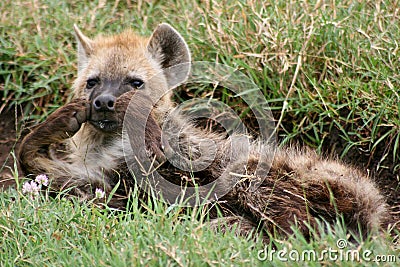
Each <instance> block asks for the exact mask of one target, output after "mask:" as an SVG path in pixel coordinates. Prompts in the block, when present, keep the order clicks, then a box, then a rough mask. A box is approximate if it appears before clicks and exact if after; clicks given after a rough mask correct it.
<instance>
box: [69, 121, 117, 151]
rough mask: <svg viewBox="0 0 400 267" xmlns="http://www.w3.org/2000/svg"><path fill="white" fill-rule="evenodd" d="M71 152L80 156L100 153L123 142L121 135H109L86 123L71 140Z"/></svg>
mask: <svg viewBox="0 0 400 267" xmlns="http://www.w3.org/2000/svg"><path fill="white" fill-rule="evenodd" d="M70 141H71V142H70V148H71V150H73V151H75V152H77V153H78V154H84V155H87V154H90V153H99V152H100V150H102V149H104V148H108V147H110V146H112V145H114V143H120V142H121V134H118V133H115V134H107V133H103V132H100V131H99V130H97V129H96V128H94V127H93V126H92V125H90V124H88V123H84V124H83V125H82V127H81V129H80V130H79V131H78V132H77V133H76V134H75V135H74V136H73V137H72V138H71V140H70Z"/></svg>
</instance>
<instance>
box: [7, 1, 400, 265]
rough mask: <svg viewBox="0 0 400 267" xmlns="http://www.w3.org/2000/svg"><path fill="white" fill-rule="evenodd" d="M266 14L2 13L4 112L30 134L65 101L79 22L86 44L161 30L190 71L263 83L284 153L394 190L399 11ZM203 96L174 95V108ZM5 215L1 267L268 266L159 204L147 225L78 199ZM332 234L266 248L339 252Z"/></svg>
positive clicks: (322, 7) (288, 4) (95, 5)
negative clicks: (170, 34)
mask: <svg viewBox="0 0 400 267" xmlns="http://www.w3.org/2000/svg"><path fill="white" fill-rule="evenodd" d="M200 2H201V3H200ZM262 2H264V1H233V0H232V1H230V0H226V1H194V0H193V1H190V0H186V1H184V0H175V1H152V2H150V1H138V3H137V2H134V1H117V0H116V1H74V0H73V1H50V0H47V1H45V0H44V1H24V0H17V1H15V0H14V1H11V0H3V1H0V10H1V12H0V89H1V92H2V96H1V97H2V101H1V102H0V112H5V111H6V110H12V109H14V108H15V107H17V110H20V109H22V110H23V114H24V115H23V118H24V119H26V120H29V121H33V122H34V123H37V122H38V121H41V120H44V119H45V118H46V117H47V116H48V114H50V113H51V112H52V111H54V110H55V109H56V108H57V107H59V106H61V105H63V104H64V103H65V102H66V101H68V99H69V98H70V97H71V95H70V91H69V89H70V87H71V84H72V82H73V80H74V77H75V75H76V67H77V65H76V53H75V50H76V47H75V39H74V35H73V31H72V25H73V24H74V23H76V24H78V25H79V27H80V28H81V29H82V30H83V31H84V33H86V34H87V35H88V36H93V35H95V34H97V33H100V32H105V33H113V32H118V31H121V30H123V29H124V28H127V27H132V28H134V29H135V30H137V32H138V33H139V34H143V35H149V34H151V32H152V30H153V29H154V27H155V26H156V25H157V24H159V23H160V22H168V23H170V24H172V25H173V26H174V27H175V28H176V29H177V30H178V31H179V32H180V33H181V34H182V35H183V37H184V38H185V40H186V41H187V42H188V45H189V47H190V49H191V52H192V58H193V60H194V61H201V60H205V61H212V62H219V63H223V64H227V65H229V66H230V67H233V68H237V69H239V70H240V71H241V72H243V73H244V74H246V75H247V76H248V77H250V78H251V79H252V80H253V81H254V82H255V83H256V84H257V86H258V87H259V88H260V90H261V91H262V92H263V94H264V95H265V96H266V99H267V101H268V103H269V104H270V106H271V109H272V111H273V113H274V116H275V119H276V120H277V121H278V120H279V119H280V120H279V131H278V135H279V139H280V141H281V143H282V144H287V143H291V142H299V143H303V144H307V145H309V146H311V147H314V148H316V149H317V150H318V151H319V152H320V153H325V154H333V155H337V156H340V157H342V158H343V159H345V160H346V161H349V162H350V163H353V164H356V165H359V166H361V167H362V168H363V169H368V170H369V171H370V172H371V173H372V174H373V175H376V176H375V177H376V180H377V181H378V182H379V184H382V185H385V184H390V185H393V184H394V185H398V181H399V179H400V178H399V171H400V153H399V149H400V144H399V143H400V128H399V125H400V116H399V114H400V112H399V109H400V104H399V103H400V96H399V95H400V94H399V90H398V89H399V88H400V76H399V70H400V60H399V57H400V56H399V49H398V45H399V40H400V29H399V27H400V25H399V19H400V18H399V17H400V15H399V12H398V10H399V8H400V3H399V1H382V2H376V3H375V2H373V1H372V2H367V1H348V0H344V1H332V2H329V1H283V0H282V1H281V0H279V1H269V2H266V3H262ZM210 90H211V88H207V87H204V88H200V89H199V88H197V89H194V88H190V87H187V88H182V89H181V90H180V91H179V92H178V93H177V98H179V99H187V98H189V97H193V96H194V97H196V96H200V97H204V96H208V95H209V93H210ZM228 96H229V91H228V90H226V89H222V90H220V91H218V92H215V94H214V97H215V98H219V99H222V100H223V101H225V102H227V103H228V104H229V105H230V106H233V107H235V108H237V111H238V112H239V113H240V112H242V111H243V114H241V115H242V117H244V118H246V121H248V122H249V124H248V125H250V127H252V125H253V124H252V120H253V118H252V115H251V114H250V113H244V112H246V109H243V103H241V102H240V99H239V100H237V99H234V98H232V97H228ZM284 103H287V106H285V104H284ZM284 107H285V108H284ZM393 188H396V186H394V187H393ZM393 188H390V189H393ZM388 192H391V191H390V190H389V191H388ZM398 195H399V194H398V192H395V191H393V192H392V195H391V197H390V199H391V201H392V202H391V204H393V205H398V202H397V201H398V197H396V196H398ZM0 203H1V204H0V205H1V207H0V212H1V215H0V234H1V236H2V237H3V238H2V239H0V252H1V253H0V262H1V263H2V264H3V265H5V266H15V265H17V266H20V265H43V264H45V265H47V266H66V265H73V266H76V265H78V266H80V265H81V266H88V265H92V266H93V265H96V266H97V265H110V264H111V263H113V264H114V265H117V266H124V265H131V264H133V265H139V264H144V265H149V266H150V265H153V264H156V265H165V264H172V265H178V266H179V265H184V266H185V265H195V266H196V265H220V264H221V265H244V266H247V265H262V262H260V261H258V260H257V250H258V249H260V248H262V247H263V246H262V245H261V243H260V242H257V243H255V244H254V242H253V241H249V240H247V241H246V240H244V239H243V238H238V237H235V236H234V235H233V234H226V235H221V234H218V233H217V234H216V233H214V232H213V231H211V230H209V229H208V228H207V226H204V224H203V222H201V220H200V221H199V220H197V219H196V220H195V219H194V216H193V215H191V214H180V213H179V212H178V210H175V209H172V210H169V211H168V212H166V211H165V210H166V209H167V208H166V207H165V206H163V205H162V204H159V206H157V207H155V208H154V207H153V209H152V211H151V212H150V211H149V212H148V213H140V212H139V211H138V210H133V211H132V212H131V213H129V214H124V213H117V214H114V213H113V212H112V211H108V210H101V209H98V208H96V207H94V206H92V205H90V204H89V205H81V204H78V203H76V202H73V201H72V202H70V201H61V200H57V199H56V200H53V199H46V198H45V197H44V198H43V199H37V200H34V201H31V200H29V199H26V198H24V197H23V196H21V194H20V193H18V191H6V192H4V193H3V194H1V195H0ZM335 227H337V228H338V229H336V231H334V232H335V233H332V234H327V235H325V236H322V237H316V238H315V240H312V241H311V242H309V243H308V242H306V241H305V240H303V239H302V238H301V237H294V238H291V239H289V241H282V240H280V239H276V240H275V239H274V244H275V245H276V246H277V247H278V248H283V247H287V248H292V247H293V248H298V249H300V250H304V249H309V248H315V249H317V250H318V251H321V250H323V249H324V248H327V247H332V248H335V242H336V240H337V239H338V238H345V237H346V234H345V233H344V232H345V231H344V230H343V229H342V228H341V227H340V224H338V225H337V226H335ZM341 229H342V230H341ZM361 248H362V249H372V250H373V251H374V254H391V253H392V252H393V253H394V252H395V251H394V247H393V246H391V245H390V244H387V243H386V242H385V241H383V240H382V239H377V240H375V239H372V240H365V241H364V243H363V245H362V247H360V249H361ZM399 260H400V259H398V261H399ZM274 264H276V265H280V264H282V265H284V264H285V262H281V261H279V260H276V261H275V262H274ZM309 264H310V265H312V264H313V263H309ZM316 265H317V263H316Z"/></svg>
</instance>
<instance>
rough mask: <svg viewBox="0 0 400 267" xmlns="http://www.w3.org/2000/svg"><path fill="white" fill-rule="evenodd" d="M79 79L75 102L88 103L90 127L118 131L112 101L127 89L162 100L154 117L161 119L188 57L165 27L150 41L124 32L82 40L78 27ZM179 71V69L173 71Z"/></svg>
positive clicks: (183, 74)
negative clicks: (83, 101)
mask: <svg viewBox="0 0 400 267" xmlns="http://www.w3.org/2000/svg"><path fill="white" fill-rule="evenodd" d="M75 33H76V37H77V42H78V77H77V79H76V81H75V84H74V97H80V98H85V99H87V100H88V101H89V102H90V105H91V107H90V115H89V120H88V121H89V122H90V124H91V125H93V126H95V127H96V128H97V129H99V130H101V131H105V132H111V131H114V130H115V129H116V128H117V127H118V122H117V121H116V119H115V104H116V100H117V98H118V97H119V96H121V95H122V94H124V93H126V92H128V91H131V90H142V91H144V92H145V93H146V94H149V95H151V96H153V99H155V98H154V96H157V99H158V97H159V98H160V101H158V103H157V104H156V106H155V110H154V113H155V114H154V115H155V116H156V117H162V116H163V114H164V113H165V112H166V111H167V110H168V109H170V108H171V106H172V104H171V94H172V93H171V90H170V89H171V88H173V87H175V86H176V85H178V84H179V83H181V82H183V81H185V79H186V78H187V76H188V73H189V68H190V67H189V63H190V53H189V50H188V47H187V45H186V43H185V41H184V40H183V38H182V37H181V36H180V34H179V33H178V32H177V31H176V30H174V29H173V28H172V27H171V26H170V25H168V24H165V23H163V24H160V25H159V26H158V27H157V28H156V29H155V30H154V32H153V34H152V35H151V37H150V38H144V37H140V36H138V35H136V34H134V33H133V32H132V31H130V30H127V31H124V32H122V33H121V34H118V35H113V36H101V35H100V36H97V37H96V38H95V39H89V38H88V37H86V36H85V35H84V34H83V33H82V32H81V31H80V30H79V29H78V28H77V27H76V26H75ZM176 66H180V67H176Z"/></svg>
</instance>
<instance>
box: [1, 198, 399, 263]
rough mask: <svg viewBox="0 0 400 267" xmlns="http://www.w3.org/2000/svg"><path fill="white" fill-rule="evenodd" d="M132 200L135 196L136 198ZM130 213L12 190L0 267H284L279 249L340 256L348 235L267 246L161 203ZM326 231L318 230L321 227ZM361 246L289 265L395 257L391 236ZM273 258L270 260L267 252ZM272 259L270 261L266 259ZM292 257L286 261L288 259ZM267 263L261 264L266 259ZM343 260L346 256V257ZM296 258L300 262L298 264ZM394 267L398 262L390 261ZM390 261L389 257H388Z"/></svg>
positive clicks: (4, 215) (339, 231)
mask: <svg viewBox="0 0 400 267" xmlns="http://www.w3.org/2000/svg"><path fill="white" fill-rule="evenodd" d="M133 199H135V194H134V195H133ZM132 203H133V204H132V205H131V206H130V207H131V208H130V210H129V212H121V211H113V210H110V209H108V208H104V209H101V208H99V207H97V206H95V205H94V204H92V203H79V202H77V201H76V200H66V199H65V198H55V199H53V198H50V197H48V195H47V193H45V194H43V195H41V196H39V197H35V198H34V199H31V198H29V197H26V196H24V195H23V194H21V193H20V192H17V191H16V190H9V191H6V192H4V193H3V194H2V195H0V233H1V236H2V238H1V239H0V264H1V266H263V265H264V264H266V263H269V262H270V257H271V259H272V261H273V263H274V264H275V265H277V266H286V264H287V262H285V261H282V260H280V259H279V258H277V257H278V256H277V254H271V251H272V250H275V251H284V250H285V249H286V250H287V254H282V255H281V257H284V258H287V259H290V258H289V257H296V255H297V254H289V252H290V251H295V252H291V253H299V255H302V253H304V252H303V251H314V252H315V253H316V254H315V255H316V257H317V258H319V257H321V255H323V254H322V253H323V250H329V249H331V250H336V251H340V250H339V249H338V247H337V244H336V243H337V242H338V240H340V239H345V240H347V239H348V238H349V236H348V235H347V234H346V231H345V229H344V228H343V227H341V223H340V222H338V224H337V225H335V226H334V228H332V229H330V230H328V231H327V232H326V234H322V235H321V236H317V235H316V237H315V238H314V239H312V241H311V242H308V241H306V240H305V239H304V237H302V236H301V235H294V236H293V237H291V238H289V239H288V240H282V239H279V238H275V239H273V241H272V242H271V243H270V244H263V243H262V242H261V241H258V242H255V241H254V240H251V239H245V238H243V237H237V236H235V235H234V234H233V233H231V232H227V233H226V234H222V233H218V232H215V231H213V230H211V229H210V228H209V227H207V222H206V221H207V220H206V219H205V218H206V216H205V215H204V209H201V208H199V209H197V210H191V211H190V212H188V211H186V212H185V211H182V209H181V208H180V207H179V206H178V205H176V206H170V207H168V206H166V205H165V204H162V202H155V203H154V202H147V203H151V204H146V201H144V203H145V204H144V209H139V208H138V205H137V204H136V203H137V201H136V200H133V201H132ZM323 227H324V225H323V224H321V227H320V228H321V229H322V228H323ZM357 241H358V242H360V245H357V244H356V243H350V242H349V243H347V246H346V247H345V248H344V249H342V254H338V252H333V253H336V254H332V255H333V256H332V258H329V256H328V255H327V254H326V255H325V258H324V259H321V260H307V259H308V258H305V259H306V260H305V261H299V262H296V261H289V262H291V265H292V264H294V266H303V264H304V263H305V262H306V263H307V264H309V265H310V266H320V264H322V263H324V262H325V263H328V262H336V264H342V265H344V266H346V265H347V266H354V265H357V262H356V261H355V260H351V258H349V259H350V260H346V259H347V258H337V260H336V261H333V260H335V258H334V257H335V255H336V256H337V257H341V256H339V255H345V254H343V252H344V253H347V251H356V250H357V251H359V254H358V255H360V258H361V257H362V255H363V254H362V253H364V252H365V251H367V250H370V251H371V254H367V257H368V258H364V259H362V258H361V260H362V261H361V262H360V263H358V265H359V266H365V263H366V262H368V260H369V259H370V260H371V261H372V260H373V259H375V257H376V256H378V255H385V256H386V255H387V256H390V257H392V256H391V255H395V256H396V257H397V254H398V252H397V251H396V250H395V248H394V247H393V246H392V245H391V242H390V240H389V238H386V239H385V238H383V237H381V238H379V239H367V240H360V239H357ZM268 253H270V254H268ZM270 255H271V256H270ZM289 255H290V256H289ZM265 257H266V258H265ZM343 257H344V256H343ZM300 259H301V258H300ZM395 260H396V261H398V260H399V259H398V257H397V258H396V259H395ZM391 261H392V262H393V259H392V258H391Z"/></svg>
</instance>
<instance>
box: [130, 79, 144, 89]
mask: <svg viewBox="0 0 400 267" xmlns="http://www.w3.org/2000/svg"><path fill="white" fill-rule="evenodd" d="M128 83H129V85H130V86H132V87H134V88H136V89H142V87H143V85H144V82H143V81H142V80H140V79H132V80H129V82H128Z"/></svg>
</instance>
